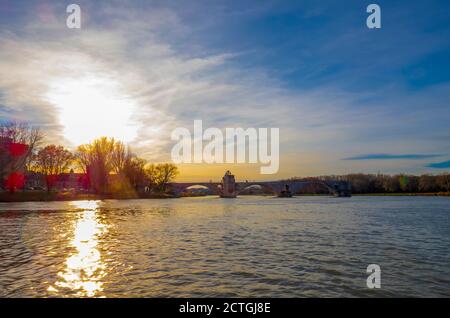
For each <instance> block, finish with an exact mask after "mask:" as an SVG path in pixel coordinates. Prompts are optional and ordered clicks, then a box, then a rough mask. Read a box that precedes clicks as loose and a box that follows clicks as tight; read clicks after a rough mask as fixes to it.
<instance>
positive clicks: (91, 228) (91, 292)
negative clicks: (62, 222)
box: [48, 201, 108, 297]
mask: <svg viewBox="0 0 450 318" xmlns="http://www.w3.org/2000/svg"><path fill="white" fill-rule="evenodd" d="M72 204H73V205H74V207H75V208H77V209H84V211H82V212H80V213H79V215H78V218H77V219H76V220H75V222H74V225H73V227H72V228H71V230H72V231H73V238H72V240H71V241H70V245H71V246H72V247H74V248H75V252H74V253H72V254H70V255H68V257H67V260H66V268H65V270H64V271H61V272H59V273H58V277H59V280H58V281H57V282H56V283H55V284H54V286H50V287H49V288H48V291H49V292H54V293H58V288H68V289H71V290H72V291H75V292H76V295H77V296H87V297H93V296H98V295H99V294H100V293H101V292H102V291H103V287H102V285H103V282H102V279H103V278H104V277H105V275H106V266H105V264H104V263H103V262H102V255H101V253H100V251H99V249H98V248H97V245H98V241H99V237H100V236H102V235H104V234H105V233H106V232H107V230H108V228H107V226H106V225H105V224H102V223H101V222H100V220H99V219H98V216H97V212H98V211H97V207H98V201H80V202H73V203H72Z"/></svg>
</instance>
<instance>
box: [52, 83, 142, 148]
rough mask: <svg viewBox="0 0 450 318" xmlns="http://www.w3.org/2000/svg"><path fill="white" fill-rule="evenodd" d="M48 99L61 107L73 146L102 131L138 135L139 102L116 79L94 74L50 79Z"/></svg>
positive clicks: (124, 138) (130, 136)
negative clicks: (133, 120) (137, 111)
mask: <svg viewBox="0 0 450 318" xmlns="http://www.w3.org/2000/svg"><path fill="white" fill-rule="evenodd" d="M47 99H48V101H49V102H50V103H52V104H54V105H55V106H56V108H57V109H58V112H59V114H58V115H59V121H60V124H61V125H62V127H63V131H64V137H65V138H66V139H67V140H68V141H70V142H71V143H72V144H73V145H74V146H77V145H80V144H84V143H88V142H89V141H91V140H93V139H95V138H97V137H100V136H103V135H106V136H110V137H115V138H117V139H119V140H122V141H124V142H130V141H132V140H133V139H134V138H135V137H136V134H137V129H138V126H137V125H136V124H135V123H134V124H133V123H132V116H133V113H134V111H135V109H136V104H135V102H134V101H133V100H132V99H131V98H130V97H129V96H127V95H126V94H124V93H123V92H122V91H121V87H120V84H119V83H118V82H117V81H115V80H114V79H111V78H108V77H100V76H95V75H92V74H89V75H86V76H83V77H81V78H58V79H56V80H54V81H53V82H51V83H50V85H49V91H48V94H47Z"/></svg>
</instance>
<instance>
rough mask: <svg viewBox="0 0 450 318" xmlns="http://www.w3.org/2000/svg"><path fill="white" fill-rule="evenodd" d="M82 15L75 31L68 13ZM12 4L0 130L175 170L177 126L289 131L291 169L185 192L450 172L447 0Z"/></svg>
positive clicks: (185, 171)
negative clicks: (19, 130) (35, 132)
mask: <svg viewBox="0 0 450 318" xmlns="http://www.w3.org/2000/svg"><path fill="white" fill-rule="evenodd" d="M71 3H76V4H78V5H80V7H81V10H82V27H81V29H69V28H67V26H66V18H67V16H68V14H67V13H66V6H67V5H69V4H71ZM370 3H372V2H370V1H362V0H355V1H325V0H324V1H265V0H260V1H242V0H241V1H233V0H228V1H194V0H193V1H170V0H165V1H143V0H142V1H140V0H131V1H117V0H112V1H107V0H102V1H79V0H78V1H75V0H72V1H44V0H43V1H36V0H27V1H18V0H14V1H13V0H0V120H11V119H14V120H20V121H27V122H30V123H32V124H33V125H38V126H39V127H41V128H42V129H43V131H45V133H46V142H48V143H57V144H63V145H64V146H66V147H68V148H70V149H72V150H73V149H75V148H76V146H77V145H79V144H82V143H86V142H89V141H91V140H92V139H94V138H96V137H99V136H101V135H106V136H111V137H116V138H118V139H121V140H123V141H124V142H126V143H128V144H129V145H130V146H131V147H132V149H133V151H134V152H136V153H137V154H138V155H140V156H142V157H144V158H145V159H147V160H148V161H150V162H165V161H170V160H171V158H170V150H171V148H172V147H173V145H174V141H172V140H171V132H172V130H173V129H175V128H176V127H186V128H188V129H190V130H191V131H192V130H193V121H194V120H195V119H201V120H202V121H203V126H204V127H217V128H219V129H225V128H227V127H242V128H249V127H255V128H258V127H267V128H269V127H277V128H280V169H279V172H278V173H277V174H275V175H261V174H260V173H259V171H260V169H259V168H260V165H259V164H251V165H250V164H240V165H237V164H236V165H227V164H220V165H219V164H214V165H205V164H190V165H187V164H185V165H182V166H181V167H180V168H181V175H180V180H199V181H206V180H210V179H213V180H215V179H218V178H220V177H221V176H222V175H223V173H224V171H225V170H226V169H231V170H232V171H233V173H234V174H236V176H237V178H238V179H243V178H245V179H249V180H250V179H265V180H266V179H267V180H268V179H279V178H285V177H292V176H314V175H323V174H347V173H358V172H364V173H377V172H381V173H390V174H392V173H415V174H419V173H433V174H437V173H442V172H446V171H447V172H448V171H450V128H449V127H450V125H449V123H450V111H449V110H450V3H449V2H448V1H412V0H409V1H377V2H375V3H377V4H378V5H379V6H380V7H381V21H382V22H381V23H382V27H381V29H368V28H367V26H366V19H367V17H368V15H369V14H368V13H367V12H366V7H367V5H369V4H370Z"/></svg>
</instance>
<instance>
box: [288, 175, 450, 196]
mask: <svg viewBox="0 0 450 318" xmlns="http://www.w3.org/2000/svg"><path fill="white" fill-rule="evenodd" d="M293 179H295V180H322V181H327V180H343V181H348V182H350V184H351V189H352V193H356V194H358V193H359V194H364V193H437V192H447V193H449V192H450V174H449V173H442V174H439V175H431V174H422V175H420V176H416V175H410V174H395V175H388V174H381V173H378V174H364V173H354V174H347V175H330V176H320V177H313V178H293ZM313 188H314V189H313ZM306 190H307V191H309V192H316V193H322V192H326V191H327V189H324V188H321V187H318V186H312V187H311V188H309V189H306Z"/></svg>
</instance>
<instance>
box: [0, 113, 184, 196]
mask: <svg viewBox="0 0 450 318" xmlns="http://www.w3.org/2000/svg"><path fill="white" fill-rule="evenodd" d="M43 139H44V135H43V134H42V132H41V131H40V130H39V129H36V128H33V127H31V126H28V125H25V124H19V123H14V122H8V123H3V124H0V180H1V181H4V182H3V184H4V185H5V187H6V188H8V189H9V190H10V191H11V190H12V191H13V190H14V188H20V187H21V186H23V184H24V180H23V178H25V177H26V174H28V173H35V174H40V175H42V176H43V177H44V179H45V183H46V187H47V190H48V191H51V190H52V189H53V188H54V186H55V184H56V182H57V181H58V177H59V176H60V175H61V174H64V173H68V172H69V171H71V170H73V169H76V170H78V171H82V172H83V174H84V175H85V176H86V180H85V181H86V183H87V187H88V189H89V190H90V191H92V192H94V193H97V194H106V193H123V194H127V193H132V192H134V191H137V190H140V191H142V190H143V189H144V190H146V191H148V192H166V191H167V187H168V183H170V182H171V181H173V179H174V178H175V177H176V176H177V175H178V168H177V166H175V165H173V164H170V163H160V164H152V163H148V162H147V161H146V160H145V159H142V158H139V157H138V156H137V155H135V154H134V153H133V152H132V151H131V149H130V147H127V146H126V145H125V144H124V143H123V142H121V141H119V140H115V139H114V138H108V137H101V138H98V139H95V140H94V141H92V142H91V143H89V144H85V145H81V146H79V147H77V149H76V150H75V151H74V152H71V151H69V150H68V149H66V148H64V147H63V146H59V145H45V146H43V145H42V141H43ZM15 148H17V149H15Z"/></svg>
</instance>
